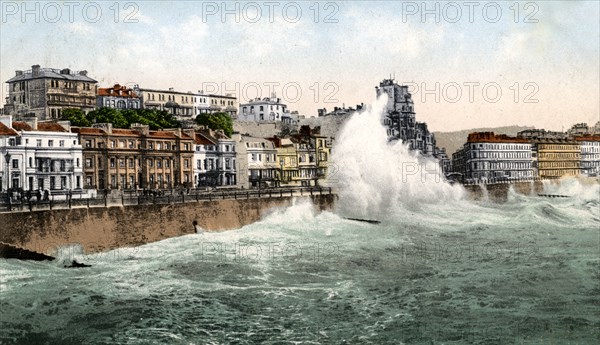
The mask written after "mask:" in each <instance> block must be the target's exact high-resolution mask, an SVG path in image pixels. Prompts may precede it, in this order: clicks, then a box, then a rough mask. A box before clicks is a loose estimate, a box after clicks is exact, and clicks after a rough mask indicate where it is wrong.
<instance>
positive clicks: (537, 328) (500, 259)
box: [0, 117, 600, 344]
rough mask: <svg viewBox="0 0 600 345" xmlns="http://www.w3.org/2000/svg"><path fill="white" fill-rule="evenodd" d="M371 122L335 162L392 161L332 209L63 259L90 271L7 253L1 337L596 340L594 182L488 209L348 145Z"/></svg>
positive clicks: (365, 174) (56, 340)
mask: <svg viewBox="0 0 600 345" xmlns="http://www.w3.org/2000/svg"><path fill="white" fill-rule="evenodd" d="M362 120H364V119H362V118H360V117H357V118H356V119H353V120H351V124H350V125H348V127H347V130H346V132H345V133H343V134H342V137H341V139H340V143H339V144H338V145H340V146H338V147H340V149H339V150H338V152H340V153H337V155H338V156H337V158H336V161H337V162H339V164H340V165H343V164H347V165H350V166H352V165H353V164H356V162H359V164H366V165H367V166H368V167H373V166H374V165H376V164H385V165H386V167H385V168H386V169H388V170H386V171H385V172H382V171H381V170H380V169H379V170H378V169H366V168H361V169H354V170H353V169H346V170H345V172H342V171H340V172H339V175H337V176H336V178H337V179H338V181H337V182H336V183H338V184H339V186H340V188H341V192H340V193H341V194H340V198H341V199H340V204H339V209H338V210H336V212H335V213H333V212H323V213H316V212H315V211H314V210H313V207H312V205H310V204H308V203H306V202H301V201H298V203H297V204H296V205H294V206H292V207H290V208H287V209H281V210H276V211H275V212H274V213H272V214H271V215H269V216H267V217H266V218H265V219H263V220H262V221H260V222H258V223H255V224H252V225H249V226H246V227H244V228H242V229H239V230H235V231H229V232H222V233H205V234H203V235H189V236H184V237H180V238H173V239H169V240H165V241H162V242H157V243H152V244H148V245H144V246H141V247H136V248H124V249H119V250H115V251H112V252H108V253H101V254H95V255H83V254H81V253H79V252H78V251H77V249H76V248H65V250H63V251H62V252H61V253H60V255H61V259H64V260H69V259H71V258H75V259H77V260H78V261H80V262H85V263H88V264H92V265H93V267H91V268H85V269H64V268H62V266H61V262H54V263H36V262H21V261H15V260H0V275H1V283H0V293H1V295H0V306H1V314H0V315H1V316H0V335H1V336H0V343H1V344H400V343H405V344H597V339H598V338H599V337H600V334H599V328H600V297H599V296H600V288H599V281H600V273H599V265H600V259H599V247H598V246H599V239H600V237H599V232H600V230H599V228H600V201H599V199H598V198H599V193H600V189H599V186H598V185H597V184H596V185H586V186H583V185H581V184H580V183H579V182H577V181H574V180H573V181H565V182H564V183H563V184H562V185H559V186H555V185H548V186H547V190H548V191H549V192H554V193H559V194H567V195H572V196H573V197H572V198H567V199H547V198H542V197H537V196H522V195H516V194H511V195H510V198H509V201H508V202H507V203H505V204H493V203H487V202H471V201H467V200H464V199H463V198H462V193H461V191H460V189H458V188H456V187H451V186H448V185H445V184H443V183H432V182H431V181H430V182H427V181H425V182H424V181H421V177H419V178H417V179H416V180H415V178H416V177H412V176H416V175H410V176H407V178H406V179H405V180H404V181H402V183H400V182H398V179H396V180H394V178H393V176H394V171H396V172H398V171H397V169H403V164H406V162H409V163H410V164H412V163H414V162H415V160H416V158H414V157H412V158H411V157H409V154H408V153H407V152H404V151H402V148H399V147H394V148H389V147H388V146H384V145H381V147H380V148H379V149H376V150H375V151H374V152H375V154H372V155H370V156H369V155H367V154H364V153H361V152H355V153H351V152H352V149H351V148H350V147H348V145H350V144H349V142H348V141H347V140H346V139H344V135H346V137H347V136H348V131H352V130H356V128H355V127H353V126H359V127H363V128H365V126H366V128H367V130H368V123H367V124H365V123H362V122H361V121H362ZM367 122H369V121H367ZM369 123H370V122H369ZM373 128H375V127H373ZM373 131H376V130H375V129H373ZM371 134H372V133H371ZM380 136H381V134H377V133H376V134H375V135H371V137H375V138H376V139H377V138H380ZM365 140H366V139H365ZM356 150H357V151H360V149H359V148H357V149H356ZM341 153H343V154H341ZM382 155H383V156H386V155H392V156H393V157H398V156H400V157H402V160H401V161H400V160H398V161H394V160H391V159H389V157H382ZM384 159H388V161H386V162H385V163H384V162H383V161H382V160H384ZM378 162H379V163H378ZM419 164H421V163H419ZM404 166H405V165H404ZM380 168H382V167H380ZM400 173H401V171H400ZM386 181H388V182H387V183H392V184H393V185H392V186H389V185H385V184H384V183H386ZM389 181H391V182H389ZM418 183H421V184H423V188H422V189H419V188H418ZM378 186H379V187H378ZM420 191H423V192H422V194H420V193H421V192H420ZM361 195H362V197H361ZM432 196H433V197H432ZM338 214H344V215H347V216H357V217H363V216H370V217H371V218H378V219H380V220H382V223H381V224H379V225H375V224H367V223H360V222H355V221H350V220H346V219H344V218H342V217H341V216H339V215H338Z"/></svg>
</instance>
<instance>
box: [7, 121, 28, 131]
mask: <svg viewBox="0 0 600 345" xmlns="http://www.w3.org/2000/svg"><path fill="white" fill-rule="evenodd" d="M12 127H13V128H14V129H15V130H17V131H33V128H32V127H31V126H30V125H29V124H28V123H27V122H23V121H13V123H12Z"/></svg>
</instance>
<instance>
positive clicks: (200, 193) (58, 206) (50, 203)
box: [0, 187, 335, 213]
mask: <svg viewBox="0 0 600 345" xmlns="http://www.w3.org/2000/svg"><path fill="white" fill-rule="evenodd" d="M331 194H335V191H334V190H333V189H332V188H331V187H283V188H269V189H227V190H216V191H205V190H195V189H192V190H189V191H188V190H186V191H179V192H175V191H173V192H170V193H166V194H164V193H148V192H135V193H131V192H130V193H127V192H119V193H118V194H115V193H110V194H107V195H105V196H96V197H81V196H80V197H79V198H77V197H71V198H66V199H54V198H53V197H50V198H49V199H48V200H40V201H37V200H35V199H30V200H25V199H22V200H21V201H13V200H12V199H10V198H4V199H3V200H1V201H0V213H3V212H33V211H41V210H64V209H71V208H91V207H115V206H116V207H119V206H137V205H166V204H181V203H192V202H200V201H214V200H226V199H234V200H238V199H261V198H284V197H298V196H314V195H331Z"/></svg>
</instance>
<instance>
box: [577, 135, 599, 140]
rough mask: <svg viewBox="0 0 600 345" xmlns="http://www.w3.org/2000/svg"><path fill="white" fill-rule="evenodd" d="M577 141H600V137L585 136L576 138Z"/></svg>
mask: <svg viewBox="0 0 600 345" xmlns="http://www.w3.org/2000/svg"><path fill="white" fill-rule="evenodd" d="M575 140H577V141H600V135H583V136H578V137H575Z"/></svg>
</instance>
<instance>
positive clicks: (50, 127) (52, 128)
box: [37, 122, 67, 132]
mask: <svg viewBox="0 0 600 345" xmlns="http://www.w3.org/2000/svg"><path fill="white" fill-rule="evenodd" d="M37 130H38V131H42V132H67V130H66V129H65V128H64V127H63V126H61V125H59V124H58V123H56V122H38V125H37Z"/></svg>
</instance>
